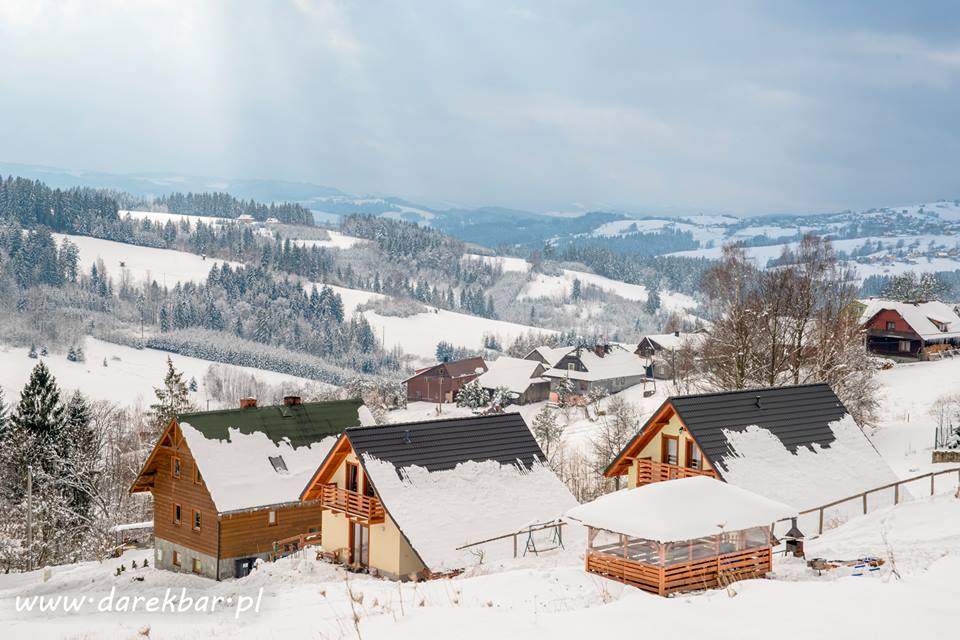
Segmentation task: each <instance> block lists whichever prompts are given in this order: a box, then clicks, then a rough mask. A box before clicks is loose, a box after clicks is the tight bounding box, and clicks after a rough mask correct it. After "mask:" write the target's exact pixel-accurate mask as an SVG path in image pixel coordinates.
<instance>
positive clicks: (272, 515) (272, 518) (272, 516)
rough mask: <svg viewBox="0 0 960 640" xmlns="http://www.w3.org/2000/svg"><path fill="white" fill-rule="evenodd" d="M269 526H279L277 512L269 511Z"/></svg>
mask: <svg viewBox="0 0 960 640" xmlns="http://www.w3.org/2000/svg"><path fill="white" fill-rule="evenodd" d="M267 526H269V527H275V526H277V512H276V511H267Z"/></svg>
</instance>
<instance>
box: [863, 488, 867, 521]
mask: <svg viewBox="0 0 960 640" xmlns="http://www.w3.org/2000/svg"><path fill="white" fill-rule="evenodd" d="M863 515H867V492H866V491H864V492H863Z"/></svg>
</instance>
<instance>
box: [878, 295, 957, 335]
mask: <svg viewBox="0 0 960 640" xmlns="http://www.w3.org/2000/svg"><path fill="white" fill-rule="evenodd" d="M861 302H862V303H863V304H864V305H865V308H864V310H863V312H862V313H861V314H860V319H861V321H862V322H866V321H868V320H869V319H870V318H872V317H873V316H875V315H876V314H877V313H879V312H881V311H885V310H889V311H896V312H897V313H899V314H900V316H901V317H902V318H903V319H904V320H905V321H906V323H907V324H909V325H910V327H911V328H912V329H913V330H914V331H915V332H916V333H917V334H918V335H919V336H920V337H921V338H923V339H924V340H938V339H946V338H956V337H960V316H958V315H957V313H956V311H954V309H953V308H952V307H951V306H950V305H948V304H945V303H943V302H940V301H938V300H932V301H930V302H899V301H897V300H884V299H881V298H868V299H867V300H861ZM933 320H936V321H937V322H939V323H941V324H945V325H947V330H946V331H941V330H940V328H939V327H938V326H937V325H935V324H934V323H933V322H932V321H933Z"/></svg>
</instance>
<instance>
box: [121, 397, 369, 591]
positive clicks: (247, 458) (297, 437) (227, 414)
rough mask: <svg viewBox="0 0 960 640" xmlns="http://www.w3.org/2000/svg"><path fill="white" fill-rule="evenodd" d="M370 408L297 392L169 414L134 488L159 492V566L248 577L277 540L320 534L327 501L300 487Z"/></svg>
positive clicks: (214, 575) (156, 541)
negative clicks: (305, 497) (314, 499)
mask: <svg viewBox="0 0 960 640" xmlns="http://www.w3.org/2000/svg"><path fill="white" fill-rule="evenodd" d="M367 416H369V412H368V411H367V410H366V408H365V407H363V405H362V403H361V402H360V401H359V400H356V401H355V400H345V401H337V402H313V403H301V402H300V399H299V398H297V397H293V396H290V397H288V398H286V399H285V401H284V404H283V405H279V406H269V407H258V406H257V404H256V401H255V400H253V399H245V400H244V401H242V406H241V408H239V409H229V410H223V411H205V412H202V413H190V414H182V415H179V416H177V417H176V418H175V419H174V420H171V421H170V424H169V425H168V426H167V428H166V429H165V430H164V432H163V434H162V435H161V436H160V439H159V440H158V441H157V443H156V445H155V446H154V448H153V450H152V451H151V452H150V456H149V457H148V458H147V461H146V462H145V463H144V465H143V467H142V469H141V470H140V473H139V474H138V475H137V478H136V480H135V481H134V483H133V485H132V486H131V488H130V491H131V493H139V492H146V491H149V492H150V493H151V494H153V519H154V520H153V528H154V548H155V550H154V566H156V567H159V568H162V569H169V570H171V571H181V572H192V573H196V574H199V575H203V576H207V577H210V578H214V579H217V580H221V579H224V578H232V577H242V576H244V575H246V574H247V573H249V571H250V570H251V569H252V568H253V565H254V563H255V562H256V560H257V559H258V558H264V559H266V558H270V557H272V555H273V554H274V552H275V543H276V542H277V541H278V540H282V539H284V538H288V537H290V536H295V535H298V534H300V533H303V532H308V531H312V532H318V531H319V528H320V524H321V512H322V509H321V507H320V506H319V505H315V504H303V503H301V502H300V493H301V492H302V491H303V487H304V486H305V485H306V483H307V481H308V480H309V479H310V477H311V476H312V475H313V473H314V472H315V471H316V469H317V467H318V466H319V465H320V463H321V462H322V461H323V459H324V457H325V456H326V455H327V453H328V452H329V450H330V447H331V446H333V444H334V442H335V441H336V437H337V436H338V435H339V434H340V433H341V432H343V430H344V429H346V428H347V427H352V426H358V425H360V424H361V423H368V422H369V420H368V418H367Z"/></svg>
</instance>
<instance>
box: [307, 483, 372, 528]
mask: <svg viewBox="0 0 960 640" xmlns="http://www.w3.org/2000/svg"><path fill="white" fill-rule="evenodd" d="M320 505H321V506H322V507H323V508H324V509H330V510H331V511H338V512H340V513H344V514H346V515H347V517H349V518H350V519H352V520H356V521H358V522H364V523H366V524H377V523H379V522H383V518H384V512H383V505H382V504H380V499H379V498H377V497H374V496H365V495H363V494H362V493H357V492H356V491H348V490H347V489H341V488H339V487H338V486H337V485H335V484H325V485H323V487H322V489H321V492H320Z"/></svg>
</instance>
